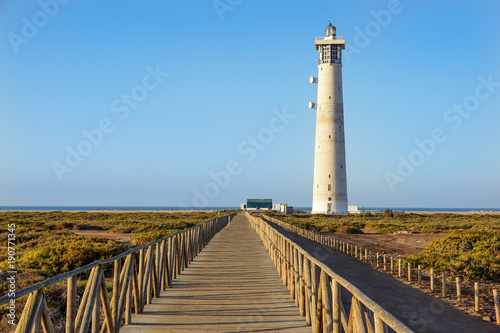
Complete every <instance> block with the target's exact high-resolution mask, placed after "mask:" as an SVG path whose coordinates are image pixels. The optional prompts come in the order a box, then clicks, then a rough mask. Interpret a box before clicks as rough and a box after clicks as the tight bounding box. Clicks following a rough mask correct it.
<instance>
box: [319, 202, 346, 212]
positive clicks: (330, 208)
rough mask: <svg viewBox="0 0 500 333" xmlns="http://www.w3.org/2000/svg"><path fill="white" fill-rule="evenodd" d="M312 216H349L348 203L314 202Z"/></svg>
mask: <svg viewBox="0 0 500 333" xmlns="http://www.w3.org/2000/svg"><path fill="white" fill-rule="evenodd" d="M311 214H349V210H348V209H347V201H336V202H333V201H313V205H312V211H311Z"/></svg>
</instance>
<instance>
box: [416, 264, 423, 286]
mask: <svg viewBox="0 0 500 333" xmlns="http://www.w3.org/2000/svg"><path fill="white" fill-rule="evenodd" d="M417 283H418V285H420V284H421V283H422V265H418V269H417Z"/></svg>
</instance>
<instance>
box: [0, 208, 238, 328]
mask: <svg viewBox="0 0 500 333" xmlns="http://www.w3.org/2000/svg"><path fill="white" fill-rule="evenodd" d="M235 215H236V213H232V214H229V215H226V216H222V217H215V218H212V219H210V220H207V221H204V222H201V223H198V224H196V225H194V226H192V227H190V228H188V229H185V230H182V231H177V232H175V233H173V234H171V235H168V236H165V237H163V238H160V239H157V240H155V241H153V242H151V243H148V244H144V245H140V246H137V247H134V248H133V249H130V250H128V251H126V252H123V253H121V254H119V255H116V256H114V257H112V258H109V259H103V260H98V261H95V262H93V263H90V264H88V265H85V266H83V267H80V268H77V269H75V270H72V271H70V272H67V273H64V274H61V275H58V276H55V277H52V278H50V279H47V280H45V281H42V282H40V283H37V284H35V285H33V286H30V287H27V288H24V289H22V290H20V291H16V293H15V297H10V296H8V295H6V296H3V297H0V305H3V304H6V303H9V302H11V301H12V300H15V299H18V298H20V297H23V296H25V295H28V294H29V297H28V300H27V302H26V305H25V307H24V310H23V313H22V316H21V319H20V320H19V323H18V325H17V329H16V333H17V332H31V329H32V328H33V327H34V326H35V325H39V326H40V325H41V327H42V328H43V331H44V332H49V333H50V332H53V326H52V322H51V318H50V315H49V311H48V308H47V302H46V300H45V297H44V294H43V289H44V288H47V287H49V286H52V285H54V284H56V283H59V282H61V281H64V280H68V288H67V292H68V298H67V299H68V300H67V308H68V311H67V314H66V331H67V332H75V331H81V332H85V331H86V329H85V327H87V328H88V327H89V326H90V321H92V322H93V323H94V325H99V323H98V322H99V320H98V318H99V312H100V310H99V309H100V306H102V307H103V310H104V314H105V321H104V323H103V326H102V327H101V330H100V332H105V331H107V332H109V333H117V332H119V330H120V326H121V319H122V316H123V315H125V324H130V323H131V312H132V308H134V309H135V313H141V312H142V309H143V308H144V305H145V304H150V303H151V299H152V298H153V297H158V296H159V293H160V291H161V290H165V289H166V288H168V287H169V286H170V284H171V283H172V280H173V279H175V277H176V276H177V275H178V274H180V273H181V272H182V270H183V269H184V268H186V267H187V266H188V265H189V264H190V263H191V261H192V260H194V257H195V256H196V255H197V254H198V253H199V252H200V251H201V250H202V249H203V248H204V247H205V246H206V245H207V244H208V243H209V242H210V240H211V239H212V237H213V236H214V235H215V234H216V233H217V232H219V231H220V230H221V229H222V228H223V227H225V226H226V225H227V224H228V223H229V222H230V221H231V219H232V217H234V216H235ZM145 250H147V251H145ZM145 252H146V253H145ZM123 258H125V261H124V265H123V269H121V259H123ZM112 262H114V270H113V275H114V277H113V295H112V297H113V298H112V300H111V301H109V300H108V296H107V291H106V290H105V288H106V284H105V278H104V274H103V269H102V266H103V265H106V264H109V263H112ZM88 270H91V273H90V277H89V279H88V281H87V286H86V288H85V291H84V294H83V297H82V298H81V302H80V306H79V308H78V313H75V312H76V309H77V307H76V277H77V275H78V274H81V273H83V272H86V271H88ZM98 294H100V299H99V297H98ZM132 301H133V303H132ZM94 331H97V332H99V330H95V329H94V328H93V329H92V332H94Z"/></svg>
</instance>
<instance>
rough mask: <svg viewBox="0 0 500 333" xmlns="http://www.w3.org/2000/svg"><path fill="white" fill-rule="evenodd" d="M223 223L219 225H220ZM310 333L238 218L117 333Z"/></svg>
mask: <svg viewBox="0 0 500 333" xmlns="http://www.w3.org/2000/svg"><path fill="white" fill-rule="evenodd" d="M222 222H223V221H221V223H222ZM166 331H169V332H182V333H184V332H274V331H277V332H287V333H289V332H291V333H299V332H300V333H302V332H309V333H310V332H311V328H310V327H309V326H307V324H306V322H305V320H304V318H303V317H300V314H299V310H298V309H297V308H296V307H295V304H294V301H293V300H291V299H290V296H289V292H288V290H287V288H286V287H284V286H283V284H282V280H281V278H280V277H279V276H278V274H277V271H276V268H275V266H274V264H273V263H272V262H271V260H269V255H268V253H267V251H266V249H265V247H264V245H263V242H261V241H260V239H259V235H258V234H257V233H256V232H253V231H252V229H251V226H250V224H249V223H248V222H247V221H246V219H241V218H240V217H237V218H235V219H234V220H233V222H231V224H230V225H229V226H227V227H226V228H224V229H223V230H222V231H221V233H220V234H218V235H217V236H216V237H215V238H213V239H212V241H211V242H210V244H208V245H207V247H206V248H205V249H204V250H203V251H202V252H201V253H200V254H199V255H198V256H197V257H196V258H195V259H194V260H193V261H192V262H191V264H190V265H189V267H188V268H186V270H185V271H184V272H183V273H182V274H180V275H179V276H178V278H177V279H176V280H175V281H174V283H173V284H172V287H171V288H169V289H168V290H166V291H164V292H162V293H161V297H160V298H158V299H155V300H154V301H153V303H152V304H150V305H146V306H145V308H144V312H143V313H142V314H140V315H134V317H133V324H132V325H129V326H124V327H122V328H121V330H120V332H121V333H131V332H134V333H145V332H147V333H158V332H166Z"/></svg>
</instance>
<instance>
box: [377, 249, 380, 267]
mask: <svg viewBox="0 0 500 333" xmlns="http://www.w3.org/2000/svg"><path fill="white" fill-rule="evenodd" d="M378 258H379V254H378V252H377V268H379V266H380V265H379V260H378Z"/></svg>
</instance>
